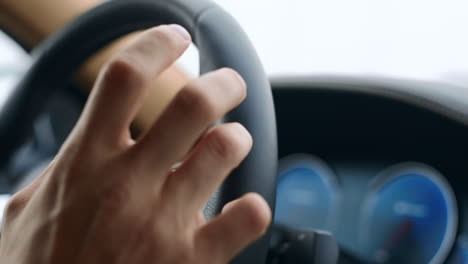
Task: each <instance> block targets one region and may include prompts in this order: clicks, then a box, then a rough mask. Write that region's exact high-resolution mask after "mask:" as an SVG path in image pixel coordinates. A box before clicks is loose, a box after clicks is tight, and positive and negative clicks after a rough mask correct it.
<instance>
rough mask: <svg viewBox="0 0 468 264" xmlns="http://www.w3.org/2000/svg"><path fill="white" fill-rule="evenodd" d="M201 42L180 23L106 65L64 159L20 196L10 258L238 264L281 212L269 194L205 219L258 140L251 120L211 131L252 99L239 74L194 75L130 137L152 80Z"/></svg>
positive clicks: (7, 240) (142, 38)
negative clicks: (249, 127)
mask: <svg viewBox="0 0 468 264" xmlns="http://www.w3.org/2000/svg"><path fill="white" fill-rule="evenodd" d="M190 41H191V39H190V36H189V35H188V33H187V32H186V31H185V30H184V29H183V28H181V27H180V26H176V25H170V26H161V27H157V28H153V29H150V30H148V31H145V32H144V33H142V34H141V35H139V36H138V37H137V38H136V39H135V40H134V41H133V42H132V43H131V44H130V45H129V46H128V47H126V48H125V49H123V50H122V51H120V52H119V53H118V54H117V55H116V56H115V57H113V58H112V59H111V60H110V61H109V62H108V63H107V64H106V65H105V66H104V67H103V69H102V70H101V72H100V74H99V77H98V79H97V81H96V84H95V86H94V89H93V91H92V93H91V95H90V99H89V100H88V103H87V104H86V106H85V109H84V111H83V114H82V116H81V118H80V120H79V122H78V123H77V125H76V127H75V129H74V130H73V132H72V133H71V135H70V137H69V138H68V139H67V141H66V143H65V144H64V145H63V147H62V148H61V150H60V152H59V153H58V155H57V156H56V158H55V159H54V161H53V162H52V163H51V164H50V166H49V167H48V168H47V169H46V170H45V171H44V172H43V173H42V175H41V176H40V177H39V178H38V179H37V180H36V181H35V182H33V183H32V184H31V185H30V186H28V187H26V188H25V189H23V190H22V191H20V192H19V193H17V194H15V195H14V196H13V198H12V199H11V200H10V202H9V204H8V206H7V209H6V211H5V218H4V223H3V232H2V237H1V240H0V263H15V264H33V263H34V264H63V263H86V264H93V263H111V264H114V263H156V262H157V263H160V264H164V263H171V264H173V263H181V264H182V263H184V264H185V263H227V262H228V261H229V260H231V259H232V258H233V257H234V256H235V255H236V254H238V253H239V252H240V250H242V249H243V248H244V247H246V246H247V245H248V244H249V243H251V242H252V241H254V240H256V239H257V238H259V237H260V236H261V235H262V234H263V233H264V232H265V230H266V228H267V226H268V224H269V223H270V221H271V213H270V209H269V207H268V205H267V203H266V202H265V201H264V200H263V198H261V197H260V196H259V195H258V194H252V193H250V194H246V195H244V196H243V197H241V198H239V199H238V200H235V201H233V202H231V203H229V204H228V205H226V206H225V208H224V209H223V212H222V213H221V214H220V215H219V216H217V217H216V218H214V219H213V220H211V221H206V220H205V219H204V217H203V216H202V215H201V209H202V208H203V205H204V203H205V202H206V201H207V199H208V198H209V196H210V194H211V193H212V192H213V191H214V190H215V189H216V188H217V187H218V186H219V184H220V183H221V182H222V181H223V180H224V179H225V178H226V177H227V175H228V174H229V173H230V171H231V170H233V169H234V168H235V167H237V166H238V165H239V163H240V162H241V161H242V160H243V159H244V158H245V156H246V155H247V154H248V152H249V151H250V148H251V146H252V138H251V136H250V135H249V133H248V132H247V131H246V129H245V128H244V127H243V126H242V125H240V124H238V123H225V124H221V125H216V126H212V124H213V123H214V122H215V121H216V120H218V119H219V118H220V117H222V116H223V115H224V114H225V113H226V112H228V111H229V110H231V109H232V108H234V107H236V106H237V105H238V104H240V103H241V102H242V101H243V99H244V98H245V96H246V87H245V82H244V81H243V80H242V78H241V77H240V76H239V74H237V73H236V72H235V71H233V70H231V69H220V70H218V71H215V72H211V73H208V74H206V75H203V76H201V77H200V78H198V79H196V80H193V81H191V82H190V83H189V84H187V85H186V86H184V87H183V88H182V89H181V90H180V91H179V92H178V93H177V94H176V96H175V98H174V100H172V101H171V102H170V103H169V105H168V106H167V108H165V110H164V111H163V112H162V114H161V116H160V117H159V118H158V119H157V120H155V121H154V122H153V123H152V124H151V127H150V128H149V129H148V130H147V131H146V133H145V134H143V135H142V136H140V137H139V138H138V139H136V140H134V139H132V138H131V137H130V132H129V127H130V124H131V122H132V120H133V119H134V117H135V115H136V114H137V113H138V110H139V109H140V107H141V105H142V103H143V101H144V98H145V96H146V95H147V94H148V92H149V91H148V90H149V88H148V87H150V84H151V82H152V81H153V79H154V78H157V76H158V75H159V74H161V72H163V71H164V70H165V69H166V68H167V67H169V66H170V65H171V64H172V63H173V62H174V60H175V59H176V58H178V57H179V56H180V55H181V54H182V53H183V52H184V51H185V50H186V48H187V47H188V45H189V43H190ZM180 160H183V163H182V165H181V166H179V167H178V168H177V169H175V170H172V169H171V168H172V166H173V164H175V163H177V162H178V161H180Z"/></svg>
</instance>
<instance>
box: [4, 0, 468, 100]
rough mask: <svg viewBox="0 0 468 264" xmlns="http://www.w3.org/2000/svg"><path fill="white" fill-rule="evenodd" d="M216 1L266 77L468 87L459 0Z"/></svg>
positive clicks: (9, 53)
mask: <svg viewBox="0 0 468 264" xmlns="http://www.w3.org/2000/svg"><path fill="white" fill-rule="evenodd" d="M216 2H218V3H219V4H220V5H221V6H223V7H224V8H225V9H227V10H228V11H229V12H230V13H231V14H232V15H233V16H234V17H235V18H236V19H237V20H238V21H239V23H240V24H241V25H242V27H243V28H244V29H245V31H246V32H247V34H248V35H249V36H250V38H251V39H252V42H253V43H254V46H255V47H256V49H257V51H258V53H259V55H260V57H261V60H262V61H263V63H264V65H265V68H266V71H267V73H268V74H269V75H270V76H278V75H280V76H290V75H311V74H313V75H315V74H346V75H366V76H368V75H370V76H376V75H377V76H380V75H384V76H390V77H397V78H409V79H422V80H439V81H444V82H451V83H455V84H458V85H460V86H467V87H468V36H467V35H466V34H465V33H464V32H465V29H466V25H468V16H466V12H465V10H466V8H467V7H468V4H467V3H466V1H442V0H434V1H433V0H429V1H427V0H425V1H422V0H415V1H405V0H394V1H373V0H357V1H339V0H331V1H305V0H290V1H276V0H255V1H251V0H237V1H231V0H216ZM0 54H2V56H1V58H0V67H1V70H2V71H1V72H0V74H1V75H0V77H4V76H5V74H6V73H5V68H6V69H7V72H8V73H11V72H12V71H11V69H16V68H18V66H17V65H18V64H21V63H23V64H24V60H25V56H23V55H21V52H18V51H17V49H14V48H13V47H12V44H11V43H10V41H8V40H7V38H6V37H5V36H0ZM188 57H190V58H192V57H193V56H188ZM189 61H190V62H192V61H193V60H189ZM189 64H193V63H189ZM6 66H8V67H6ZM192 67H195V66H192ZM21 68H24V67H20V69H21ZM195 68H196V67H195ZM195 71H196V69H195V70H194V72H195ZM13 72H16V70H14V71H13ZM6 75H8V74H6ZM1 79H4V78H1ZM4 82H5V81H4V80H0V85H2V88H3V87H4V86H5V85H3V83H4ZM8 83H10V82H9V81H8ZM0 90H4V89H0ZM1 92H4V91H0V98H1V97H2V96H1V95H2V93H1Z"/></svg>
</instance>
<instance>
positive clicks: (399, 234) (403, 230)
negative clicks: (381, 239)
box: [383, 219, 412, 252]
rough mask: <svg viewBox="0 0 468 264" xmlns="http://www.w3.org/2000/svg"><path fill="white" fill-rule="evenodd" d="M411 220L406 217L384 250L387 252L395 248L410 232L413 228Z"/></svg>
mask: <svg viewBox="0 0 468 264" xmlns="http://www.w3.org/2000/svg"><path fill="white" fill-rule="evenodd" d="M411 226H412V223H411V220H410V219H406V220H405V221H403V222H402V223H401V224H400V225H399V226H398V228H397V230H396V231H395V233H394V234H393V235H392V236H391V237H390V238H389V239H388V240H387V243H386V244H385V246H384V248H383V250H384V251H385V252H390V251H391V250H393V249H394V248H395V247H396V246H397V245H398V243H399V242H400V241H401V240H402V239H403V238H404V237H405V236H406V234H408V232H409V231H410V230H411Z"/></svg>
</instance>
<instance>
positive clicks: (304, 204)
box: [275, 155, 337, 230]
mask: <svg viewBox="0 0 468 264" xmlns="http://www.w3.org/2000/svg"><path fill="white" fill-rule="evenodd" d="M280 165H281V169H280V172H279V178H278V188H277V199H276V216H275V221H276V222H277V223H280V224H284V225H289V226H294V227H299V228H314V229H323V230H330V229H331V228H332V226H333V221H335V218H336V217H335V213H336V210H337V190H336V182H335V181H336V179H335V178H334V175H333V174H332V172H331V170H330V169H329V168H328V167H327V166H326V165H325V164H324V163H323V162H322V161H320V160H318V159H317V158H315V157H311V156H305V155H294V156H289V157H288V158H286V159H283V160H281V162H280Z"/></svg>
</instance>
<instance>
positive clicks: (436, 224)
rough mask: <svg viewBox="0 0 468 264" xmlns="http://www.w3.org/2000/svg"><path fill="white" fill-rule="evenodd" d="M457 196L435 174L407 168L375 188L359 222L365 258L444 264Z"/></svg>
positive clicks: (421, 168)
mask: <svg viewBox="0 0 468 264" xmlns="http://www.w3.org/2000/svg"><path fill="white" fill-rule="evenodd" d="M457 223H458V211H457V204H456V200H455V196H454V193H453V191H452V189H451V188H450V186H449V184H448V183H447V182H446V180H445V178H443V177H442V175H441V174H440V173H438V172H437V171H436V170H435V169H433V168H430V167H428V166H426V165H424V164H419V163H405V164H400V165H396V166H393V167H391V168H389V169H387V170H385V171H384V172H383V173H382V174H381V175H380V176H378V177H377V179H376V181H375V182H374V183H373V185H372V191H371V193H370V194H369V196H368V198H367V200H366V202H365V204H364V206H363V214H362V222H361V234H362V237H361V249H362V252H361V253H362V255H363V256H364V258H365V259H366V260H367V261H368V262H369V263H395V264H396V263H398V264H406V263H408V264H410V263H411V264H427V263H430V264H440V263H443V262H444V261H445V259H446V258H447V256H448V254H449V252H450V250H451V248H452V246H453V244H454V241H455V238H456V233H457Z"/></svg>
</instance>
